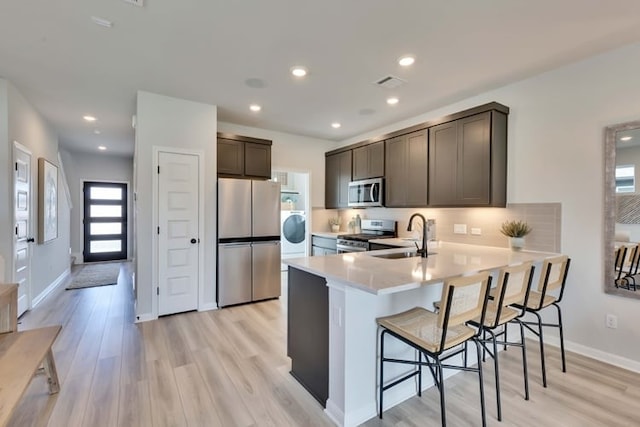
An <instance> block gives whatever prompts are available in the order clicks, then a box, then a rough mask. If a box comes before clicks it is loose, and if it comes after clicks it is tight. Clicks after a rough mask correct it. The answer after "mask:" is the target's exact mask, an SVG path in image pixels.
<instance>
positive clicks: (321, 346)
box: [287, 266, 329, 407]
mask: <svg viewBox="0 0 640 427" xmlns="http://www.w3.org/2000/svg"><path fill="white" fill-rule="evenodd" d="M288 288H289V289H288V301H289V306H288V309H287V356H289V357H290V358H291V375H293V377H294V378H295V379H296V380H298V382H299V383H300V384H302V386H303V387H304V388H306V389H307V391H308V392H309V393H311V395H312V396H313V397H314V398H315V399H316V400H317V401H318V402H320V404H322V406H323V407H326V403H327V398H328V397H329V288H327V282H326V281H325V279H324V278H323V277H320V276H316V275H314V274H311V273H307V272H305V271H301V270H298V269H296V268H294V267H292V266H289V285H288Z"/></svg>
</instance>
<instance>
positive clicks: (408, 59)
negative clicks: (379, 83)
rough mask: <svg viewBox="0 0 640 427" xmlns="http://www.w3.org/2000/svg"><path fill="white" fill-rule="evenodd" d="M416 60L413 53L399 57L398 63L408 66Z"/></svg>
mask: <svg viewBox="0 0 640 427" xmlns="http://www.w3.org/2000/svg"><path fill="white" fill-rule="evenodd" d="M414 62H416V59H415V58H414V57H413V56H411V55H406V56H403V57H402V58H400V59H398V64H400V65H402V66H403V67H408V66H409V65H413V63H414Z"/></svg>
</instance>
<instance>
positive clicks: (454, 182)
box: [325, 102, 509, 209]
mask: <svg viewBox="0 0 640 427" xmlns="http://www.w3.org/2000/svg"><path fill="white" fill-rule="evenodd" d="M508 115H509V107H507V106H505V105H502V104H499V103H497V102H491V103H488V104H484V105H480V106H477V107H473V108H470V109H468V110H464V111H459V112H457V113H454V114H451V115H448V116H445V117H440V118H438V119H436V120H431V121H429V122H425V123H419V124H417V125H414V126H411V127H409V128H405V129H400V130H397V131H393V132H390V133H388V134H385V135H380V136H377V137H375V138H371V139H369V140H367V141H362V142H359V143H357V144H353V145H350V146H347V147H342V148H339V149H336V150H333V151H331V152H328V153H326V164H325V167H326V169H325V173H326V181H325V185H326V187H325V188H326V190H325V206H326V207H327V208H328V209H335V208H346V207H348V206H347V196H348V189H349V181H350V180H351V179H353V180H359V179H367V178H376V177H380V176H384V179H385V206H386V207H390V208H405V207H474V206H479V207H481V206H486V207H505V206H506V203H507V117H508ZM381 156H382V158H383V159H384V160H383V161H380V158H381Z"/></svg>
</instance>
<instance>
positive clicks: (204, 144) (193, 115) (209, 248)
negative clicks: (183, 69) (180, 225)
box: [134, 91, 217, 319]
mask: <svg viewBox="0 0 640 427" xmlns="http://www.w3.org/2000/svg"><path fill="white" fill-rule="evenodd" d="M216 115H217V112H216V107H215V106H213V105H206V104H201V103H197V102H192V101H187V100H183V99H177V98H170V97H167V96H162V95H156V94H153V93H148V92H142V91H139V92H138V99H137V125H136V150H135V155H134V165H135V166H134V174H135V176H134V181H135V189H134V191H135V192H136V194H137V201H136V202H134V210H135V211H136V212H135V222H136V224H135V229H136V243H135V244H136V246H137V247H136V270H137V275H136V286H137V304H136V314H137V316H138V318H139V319H152V318H154V317H155V316H156V314H157V298H156V296H155V292H153V290H154V289H155V287H156V286H157V284H155V283H153V282H152V260H153V258H152V257H153V256H154V255H153V251H152V236H153V234H152V233H153V230H154V228H155V227H156V226H157V224H153V221H152V217H153V216H152V213H153V205H152V203H153V195H152V183H153V176H154V173H155V170H154V168H153V165H154V159H153V147H154V146H155V147H177V148H183V149H193V150H201V151H202V152H203V153H204V182H205V188H204V194H205V200H204V216H205V218H204V230H203V232H202V233H201V241H202V243H201V246H202V249H203V250H204V257H205V263H204V264H205V265H204V268H205V270H204V277H203V278H201V280H203V283H204V285H205V294H204V295H200V301H201V303H205V304H210V305H215V290H216V287H215V286H216V262H215V260H216V177H217V170H216V169H217V168H216V132H217V129H216V124H217V116H216Z"/></svg>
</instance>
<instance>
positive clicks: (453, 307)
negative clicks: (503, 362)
mask: <svg viewBox="0 0 640 427" xmlns="http://www.w3.org/2000/svg"><path fill="white" fill-rule="evenodd" d="M490 284H491V277H490V276H489V273H487V272H483V273H477V274H474V275H471V276H460V277H455V278H452V279H448V280H446V281H445V282H444V285H443V289H442V298H441V301H443V302H444V309H443V310H440V312H439V313H434V312H432V311H429V310H426V309H424V308H422V307H415V308H412V309H411V310H407V311H404V312H402V313H398V314H394V315H390V316H385V317H381V318H378V319H377V322H378V325H379V326H380V328H381V333H380V377H379V380H380V387H379V400H378V404H379V414H378V415H379V417H380V418H382V412H383V408H384V406H383V395H384V391H385V390H388V389H389V388H391V387H394V386H396V385H398V384H400V383H402V382H404V381H406V380H408V379H410V378H413V377H416V376H417V377H418V396H421V395H422V367H427V368H429V371H430V372H431V375H432V376H433V379H434V382H435V385H436V387H437V388H438V391H439V392H440V416H441V421H442V425H443V426H446V425H447V421H446V410H445V390H444V369H456V370H463V371H471V372H476V373H477V374H478V379H479V388H480V408H481V411H482V425H483V426H486V413H485V412H486V411H485V405H484V385H483V379H482V363H481V362H480V354H481V345H480V344H479V343H478V341H477V339H478V337H479V334H480V330H479V329H477V328H473V327H471V326H469V322H471V321H472V320H474V319H480V323H483V322H484V316H485V313H486V309H487V299H488V295H489V287H490ZM387 335H390V336H392V337H394V338H396V339H397V340H399V341H401V342H403V343H405V344H407V345H408V346H410V347H412V348H414V349H415V350H417V352H418V357H417V359H418V360H404V359H395V358H388V357H386V356H385V353H384V344H385V337H386V336H387ZM469 340H473V341H474V342H475V344H476V351H477V355H478V364H477V367H475V368H474V367H468V366H466V357H465V365H464V366H458V365H445V364H443V363H442V362H443V361H445V360H447V359H449V358H451V357H453V356H455V355H457V354H460V353H463V352H464V351H465V348H466V347H465V346H461V344H464V343H466V342H467V341H469ZM423 356H424V360H423ZM385 363H400V364H406V365H412V366H414V369H413V370H412V371H410V372H408V373H407V374H405V375H404V376H402V377H401V378H399V379H395V380H392V381H391V382H389V383H388V384H385V383H384V365H385Z"/></svg>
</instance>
